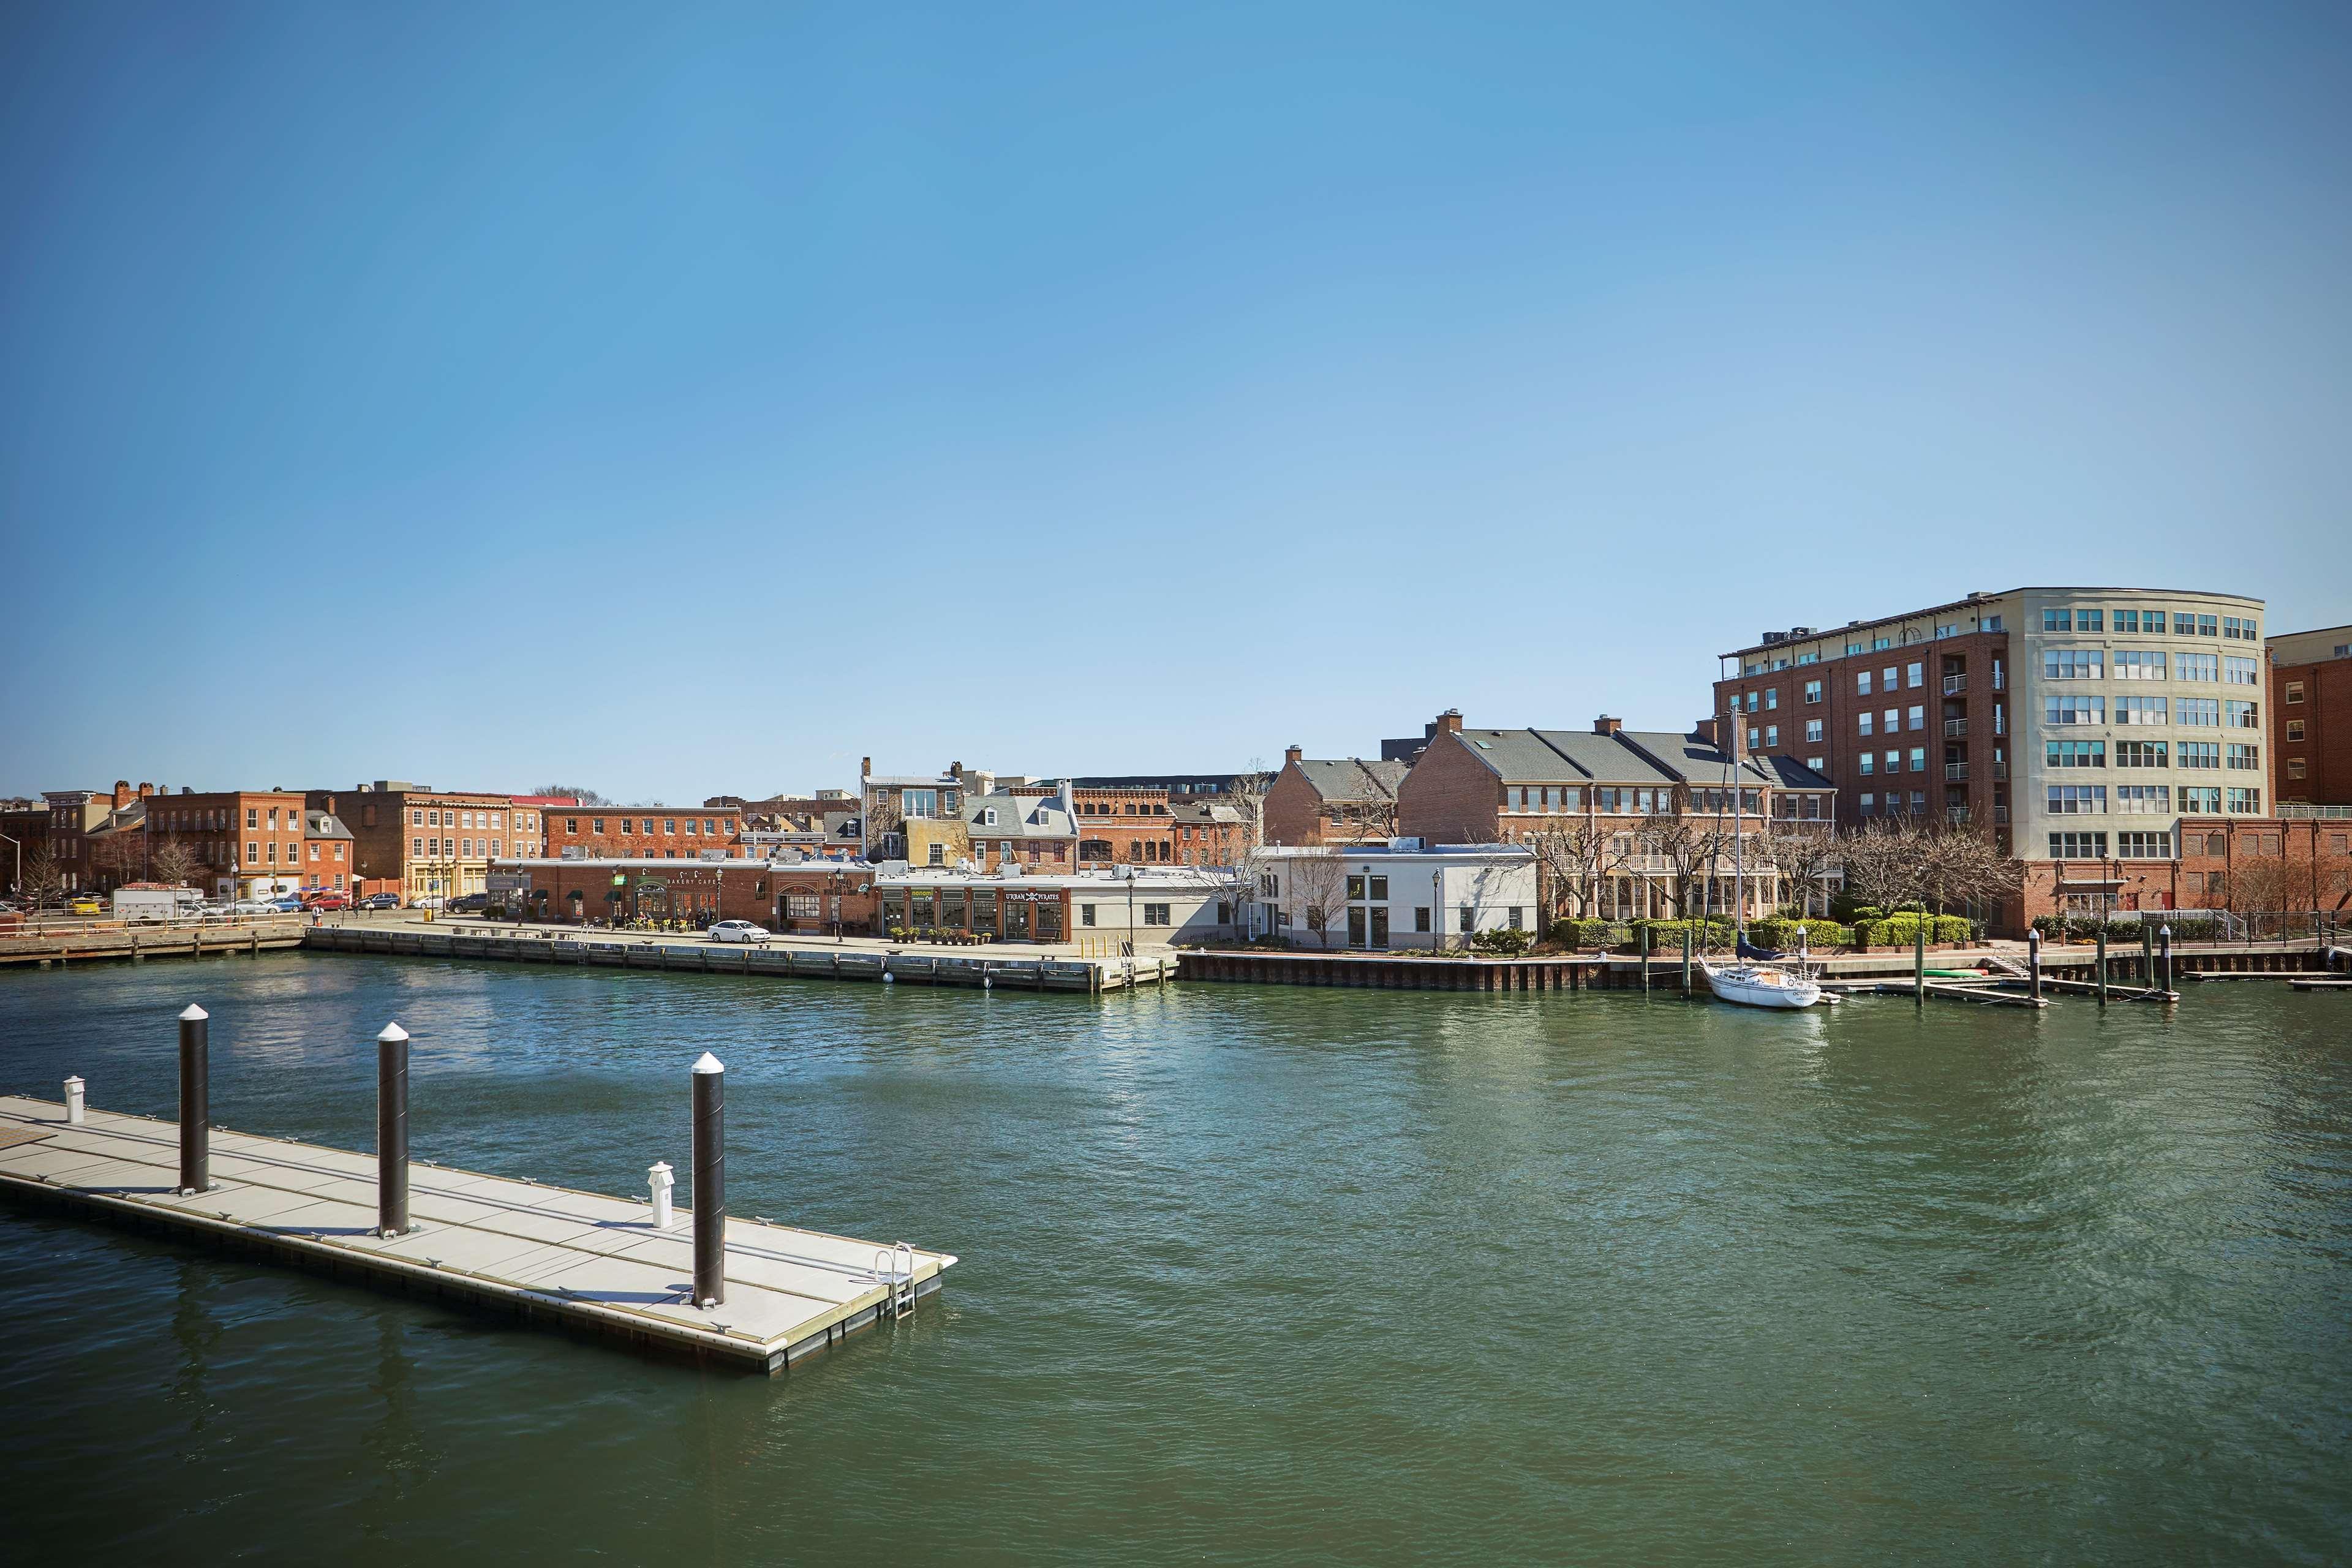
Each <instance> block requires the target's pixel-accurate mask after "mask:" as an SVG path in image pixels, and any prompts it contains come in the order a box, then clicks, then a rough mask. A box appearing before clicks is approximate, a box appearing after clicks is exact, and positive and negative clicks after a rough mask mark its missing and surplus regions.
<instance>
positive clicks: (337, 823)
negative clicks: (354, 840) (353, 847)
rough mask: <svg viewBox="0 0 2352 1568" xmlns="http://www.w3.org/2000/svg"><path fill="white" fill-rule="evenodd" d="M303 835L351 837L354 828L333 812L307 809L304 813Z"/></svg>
mask: <svg viewBox="0 0 2352 1568" xmlns="http://www.w3.org/2000/svg"><path fill="white" fill-rule="evenodd" d="M302 835H303V837H306V838H349V837H351V836H352V830H351V829H350V828H348V827H345V826H343V819H342V818H341V817H340V816H335V815H334V814H333V813H331V812H325V811H306V812H304V813H303V814H302Z"/></svg>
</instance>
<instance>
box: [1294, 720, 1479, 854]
mask: <svg viewBox="0 0 2352 1568" xmlns="http://www.w3.org/2000/svg"><path fill="white" fill-rule="evenodd" d="M1448 720H1450V722H1448ZM1440 723H1441V724H1442V725H1444V726H1445V727H1444V728H1441V729H1440V730H1439V731H1437V735H1436V737H1435V739H1436V740H1441V741H1442V740H1444V738H1446V737H1447V736H1451V735H1459V734H1460V733H1461V732H1462V715H1460V714H1459V713H1454V714H1451V715H1448V716H1447V718H1446V719H1441V721H1440ZM1423 754H1424V755H1426V754H1427V753H1426V752H1424V753H1423ZM1417 765H1418V764H1417V763H1403V762H1400V761H1398V760H1396V759H1394V758H1381V759H1377V760H1374V761H1370V762H1367V761H1366V760H1365V759H1363V758H1361V757H1338V758H1323V757H1309V756H1307V755H1306V754H1305V753H1304V752H1302V751H1301V750H1300V749H1299V748H1298V747H1297V746H1291V747H1288V748H1286V750H1285V751H1284V752H1283V753H1282V771H1281V772H1280V773H1276V774H1275V775H1274V782H1273V783H1272V784H1268V785H1266V789H1265V841H1266V842H1267V843H1268V844H1281V845H1303V844H1362V843H1371V842H1383V841H1385V840H1387V839H1390V838H1393V837H1396V836H1397V835H1398V834H1399V833H1401V832H1403V831H1404V829H1402V828H1401V827H1399V826H1397V823H1398V804H1397V803H1398V791H1399V790H1400V789H1401V788H1402V785H1403V784H1404V780H1405V775H1406V773H1407V772H1408V771H1409V770H1410V769H1411V768H1412V767H1413V766H1417Z"/></svg>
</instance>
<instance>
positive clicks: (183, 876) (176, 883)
mask: <svg viewBox="0 0 2352 1568" xmlns="http://www.w3.org/2000/svg"><path fill="white" fill-rule="evenodd" d="M199 864H200V862H199V861H198V860H197V859H196V852H195V851H194V849H191V848H190V847H188V846H186V845H185V844H183V843H181V842H180V841H179V840H178V839H176V838H164V839H162V840H159V841H158V842H157V844H156V846H155V847H154V848H153V849H152V850H150V851H149V852H148V856H147V874H148V876H149V877H151V878H152V879H154V880H156V881H158V882H167V883H169V884H171V885H172V886H173V887H174V888H181V887H185V886H186V885H187V882H188V879H189V878H191V877H193V876H194V875H195V874H196V868H197V866H198V865H199Z"/></svg>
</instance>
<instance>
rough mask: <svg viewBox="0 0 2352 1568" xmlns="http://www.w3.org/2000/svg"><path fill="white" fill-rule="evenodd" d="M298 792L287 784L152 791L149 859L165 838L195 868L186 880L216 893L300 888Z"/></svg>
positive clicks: (304, 858) (227, 895) (237, 895)
mask: <svg viewBox="0 0 2352 1568" xmlns="http://www.w3.org/2000/svg"><path fill="white" fill-rule="evenodd" d="M305 810H306V806H305V802H304V798H303V796H302V795H299V794H297V793H296V792H294V791H292V790H208V791H204V792H197V791H194V790H183V791H182V792H181V793H180V794H178V795H151V796H149V797H148V801H147V811H146V820H145V829H146V837H147V855H148V860H149V862H150V864H152V863H153V860H154V858H155V855H156V852H157V851H158V850H159V849H160V848H161V847H163V845H165V844H174V845H178V846H180V847H184V849H185V850H186V851H187V853H188V856H189V858H191V859H193V860H194V863H195V866H196V871H195V875H194V877H193V878H192V879H191V880H192V881H193V882H194V884H195V885H196V886H197V887H200V888H204V889H206V890H208V891H210V892H211V893H212V894H213V895H214V896H215V897H216V898H223V899H249V898H257V897H268V896H273V895H276V894H279V893H290V892H295V891H297V890H299V889H300V888H301V887H302V885H303V884H302V872H303V868H304V867H305V866H306V865H307V864H308V863H309V852H308V849H307V847H306V846H307V830H308V824H307V822H306V820H305V816H304V813H305Z"/></svg>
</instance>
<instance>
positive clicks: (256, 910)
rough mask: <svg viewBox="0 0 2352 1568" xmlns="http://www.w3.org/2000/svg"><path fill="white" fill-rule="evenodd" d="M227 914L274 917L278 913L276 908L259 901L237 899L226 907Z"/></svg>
mask: <svg viewBox="0 0 2352 1568" xmlns="http://www.w3.org/2000/svg"><path fill="white" fill-rule="evenodd" d="M228 912H229V913H231V914H233V915H274V914H276V913H277V912H278V906H277V905H276V904H273V903H268V902H265V901H264V900H260V899H239V900H237V901H236V902H235V903H233V904H231V905H230V906H229V907H228Z"/></svg>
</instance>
